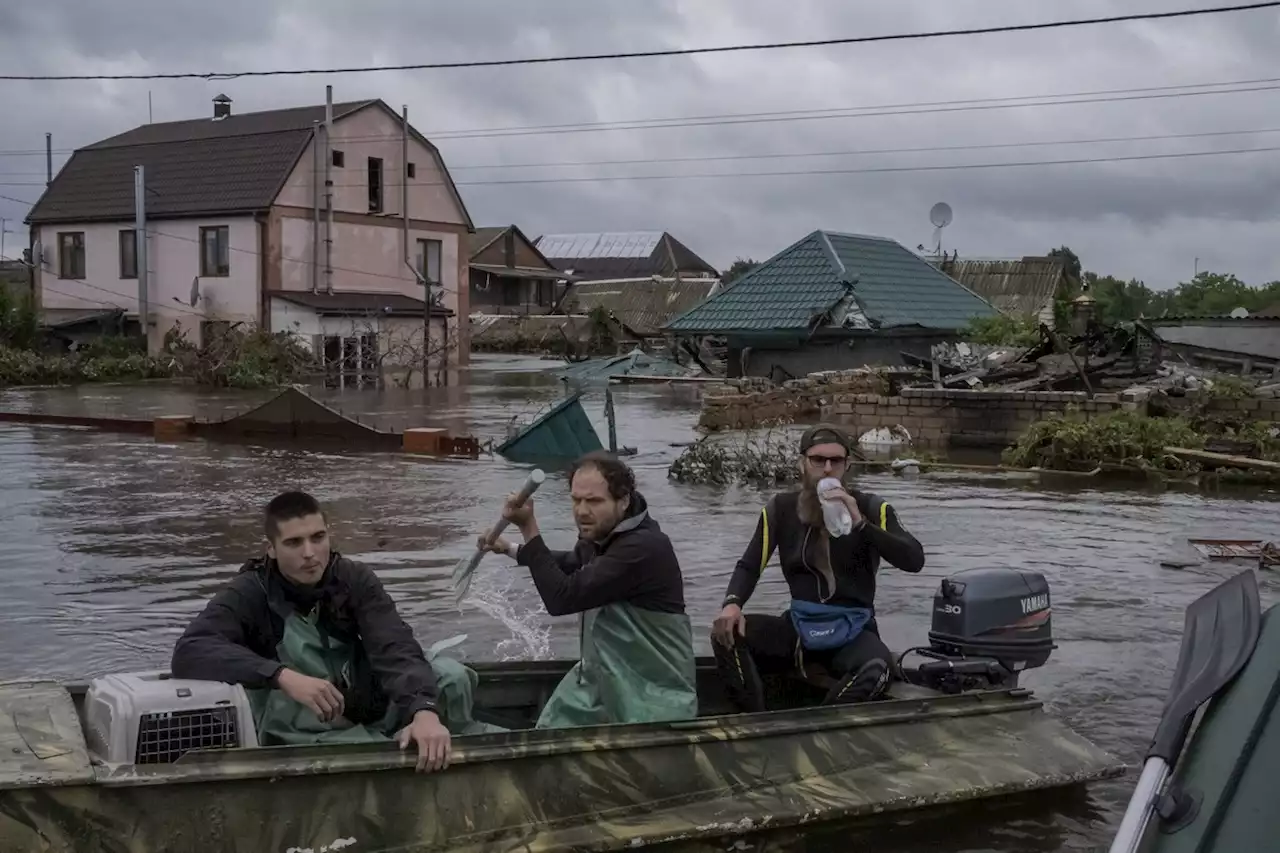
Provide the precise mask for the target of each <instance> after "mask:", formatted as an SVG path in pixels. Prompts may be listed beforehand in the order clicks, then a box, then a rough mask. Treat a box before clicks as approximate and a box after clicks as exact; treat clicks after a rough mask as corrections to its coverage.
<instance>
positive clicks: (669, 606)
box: [481, 452, 698, 728]
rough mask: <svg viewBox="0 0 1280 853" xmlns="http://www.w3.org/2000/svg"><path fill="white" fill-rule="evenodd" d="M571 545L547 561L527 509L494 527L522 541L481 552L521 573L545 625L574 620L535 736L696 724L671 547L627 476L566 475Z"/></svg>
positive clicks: (604, 462)
mask: <svg viewBox="0 0 1280 853" xmlns="http://www.w3.org/2000/svg"><path fill="white" fill-rule="evenodd" d="M569 490H570V496H571V498H572V500H573V519H574V521H575V522H576V524H577V527H578V534H579V539H578V542H577V544H576V545H575V546H574V547H573V549H572V550H569V551H552V550H551V549H550V548H548V547H547V544H546V543H545V542H544V541H543V539H542V533H541V531H540V530H539V528H538V520H537V518H536V517H535V515H534V507H533V501H532V500H529V501H527V502H526V503H525V504H524V505H523V506H521V507H514V506H513V505H512V500H511V499H512V498H514V497H515V495H512V496H511V497H510V498H508V500H507V504H506V506H505V507H504V509H503V513H502V515H503V518H505V519H507V520H508V521H510V522H511V523H512V524H514V525H515V526H516V527H517V528H518V529H519V530H520V535H521V536H522V537H523V539H524V544H523V545H520V546H519V547H516V546H514V545H511V544H508V543H507V542H506V541H505V540H502V539H498V540H497V541H495V542H494V543H493V544H492V545H485V544H484V541H483V540H484V537H481V547H482V548H488V550H491V551H494V552H497V553H505V554H509V555H510V556H511V557H513V558H514V559H515V560H516V562H518V563H519V564H520V565H522V566H525V567H527V568H528V569H529V574H530V575H531V576H532V578H533V583H534V586H536V587H537V590H538V594H539V595H540V596H541V597H542V603H543V605H544V606H545V607H546V608H547V612H548V613H550V614H551V615H552V616H566V615H568V614H571V613H580V614H582V617H581V618H582V628H581V655H582V659H581V660H580V661H579V662H578V663H577V664H576V665H575V666H574V667H573V669H572V670H570V671H569V673H568V674H567V675H566V676H565V677H564V679H563V680H562V681H561V682H560V684H559V686H558V687H557V688H556V691H555V693H553V694H552V696H551V698H550V700H548V702H547V704H546V706H544V708H543V710H542V714H541V715H540V716H539V718H538V722H537V727H538V728H559V727H562V726H587V725H600V724H608V723H645V722H656V721H662V720H682V719H690V718H693V717H696V716H697V715H698V692H697V686H696V682H695V675H694V673H695V665H694V651H693V630H692V626H691V624H690V622H689V617H688V616H687V615H686V614H685V603H684V578H683V575H682V574H681V571H680V562H679V561H678V560H677V559H676V554H675V549H674V548H672V546H671V540H670V539H669V538H668V537H667V535H666V534H665V533H663V532H662V529H661V527H659V526H658V522H657V521H655V520H654V519H653V518H652V517H651V516H650V515H649V510H648V505H647V504H646V502H645V499H644V497H643V496H642V495H641V494H640V492H639V491H637V489H636V482H635V476H634V474H633V473H632V471H631V469H630V468H628V467H627V466H626V465H625V464H624V463H622V462H621V461H619V460H618V459H617V458H615V457H613V456H611V455H610V454H608V453H603V452H599V453H591V454H588V455H587V456H584V457H583V458H581V459H579V460H578V461H577V462H576V463H575V464H574V466H573V469H572V471H571V472H570V474H569Z"/></svg>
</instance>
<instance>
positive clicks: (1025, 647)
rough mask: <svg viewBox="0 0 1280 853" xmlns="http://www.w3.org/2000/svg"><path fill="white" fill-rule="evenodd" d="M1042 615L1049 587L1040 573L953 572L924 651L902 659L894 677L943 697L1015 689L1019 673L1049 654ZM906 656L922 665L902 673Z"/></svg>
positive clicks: (936, 603)
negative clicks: (941, 692)
mask: <svg viewBox="0 0 1280 853" xmlns="http://www.w3.org/2000/svg"><path fill="white" fill-rule="evenodd" d="M1049 614H1050V607H1049V583H1048V581H1046V580H1045V578H1044V575H1042V574H1040V573H1039V572H1029V571H1023V570H1017V569H970V570H969V571H964V572H959V573H957V574H954V575H952V576H951V577H948V578H945V579H944V580H943V581H942V584H941V586H940V587H939V589H938V592H937V594H935V595H934V597H933V625H932V627H931V630H930V631H929V647H928V648H927V649H926V648H918V649H911V650H908V651H907V652H906V653H904V654H903V655H902V657H901V658H900V659H899V673H898V674H899V676H900V677H901V678H902V679H903V680H904V681H908V682H910V683H913V684H919V685H921V686H923V687H929V688H932V689H934V690H940V691H943V692H945V693H958V692H960V691H963V690H981V689H989V688H1006V687H1016V686H1017V685H1018V676H1019V674H1020V673H1021V672H1022V671H1023V670H1025V669H1034V668H1036V667H1038V666H1043V665H1044V664H1045V662H1046V661H1047V660H1048V659H1049V654H1050V652H1052V651H1053V649H1055V648H1056V646H1055V645H1054V642H1053V631H1052V626H1051V624H1050V617H1049ZM913 652H914V653H915V654H918V655H920V656H922V657H924V658H927V659H928V660H925V661H924V662H922V663H920V664H919V665H917V666H914V667H911V668H907V667H906V666H904V665H903V661H904V660H905V659H906V658H907V656H908V655H911V654H912V653H913Z"/></svg>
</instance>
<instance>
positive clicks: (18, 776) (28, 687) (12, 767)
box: [0, 681, 93, 791]
mask: <svg viewBox="0 0 1280 853" xmlns="http://www.w3.org/2000/svg"><path fill="white" fill-rule="evenodd" d="M0 757H2V758H3V760H0V791H2V790H5V789H11V788H26V787H31V786H36V785H66V784H70V783H75V782H87V781H89V780H91V779H92V778H93V767H92V765H91V764H90V762H89V749H88V747H87V746H86V744H85V740H84V730H83V729H81V727H80V717H79V716H78V715H77V714H76V707H75V703H74V702H72V700H71V695H70V694H69V693H67V691H66V689H65V688H64V687H63V686H62V685H60V684H58V683H57V682H53V681H10V682H2V683H0Z"/></svg>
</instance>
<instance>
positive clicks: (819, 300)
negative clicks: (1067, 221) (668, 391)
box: [667, 231, 996, 334]
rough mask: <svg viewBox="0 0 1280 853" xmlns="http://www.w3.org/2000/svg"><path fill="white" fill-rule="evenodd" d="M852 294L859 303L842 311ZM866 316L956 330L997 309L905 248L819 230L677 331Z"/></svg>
mask: <svg viewBox="0 0 1280 853" xmlns="http://www.w3.org/2000/svg"><path fill="white" fill-rule="evenodd" d="M850 291H852V294H853V303H852V304H845V305H842V304H841V303H842V300H845V298H846V296H847V295H848V294H849V293H850ZM837 311H838V312H839V313H840V314H841V315H848V316H850V317H863V318H865V320H866V321H868V322H869V323H870V325H871V326H873V327H880V328H889V327H897V326H920V327H923V328H929V329H958V328H961V327H963V326H964V325H965V324H966V323H968V321H969V320H970V319H971V318H972V317H973V316H975V315H977V316H992V315H994V314H995V313H996V311H995V309H994V308H992V306H991V305H990V304H989V303H988V302H986V301H985V300H984V299H982V298H981V297H979V296H978V295H977V294H975V293H973V292H972V291H970V290H968V289H966V288H965V287H964V286H962V285H961V284H959V283H958V282H956V281H954V280H953V279H951V278H948V277H947V276H945V275H943V274H942V273H941V272H939V271H938V270H937V269H935V268H934V267H932V266H931V265H930V264H929V263H928V262H927V261H925V260H924V259H923V258H921V257H919V256H918V255H916V254H915V253H913V252H911V251H910V250H908V249H907V248H905V247H904V246H902V245H901V244H900V243H897V242H896V241H894V240H889V239H887V238H884V237H874V236H867V235H858V234H841V233H837V232H830V231H815V232H813V233H812V234H809V235H808V236H806V237H804V238H802V239H801V240H800V241H798V242H797V243H794V244H793V245H791V246H789V247H787V248H786V249H783V250H782V251H781V252H779V253H778V254H777V255H774V256H773V257H772V258H770V259H769V260H767V261H765V262H764V263H763V264H761V265H760V266H758V267H756V268H755V269H754V270H752V271H751V272H749V273H747V274H746V275H744V276H743V277H741V278H739V279H738V280H737V281H735V282H734V283H733V284H731V285H730V286H729V287H727V288H725V289H724V290H723V291H721V292H719V293H717V294H716V295H715V296H713V297H711V298H710V299H708V300H707V301H706V302H704V303H702V304H701V305H699V306H697V307H696V308H694V309H692V310H691V311H689V312H687V313H686V314H684V315H683V316H681V317H678V318H677V319H675V320H674V321H672V322H671V323H670V324H668V326H667V329H669V330H670V331H673V332H685V333H704V334H717V333H719V334H725V333H730V332H771V331H801V330H805V329H808V328H810V327H811V326H812V324H813V323H814V322H815V321H818V320H819V319H821V318H823V315H827V314H832V315H834V314H835V313H836V312H837Z"/></svg>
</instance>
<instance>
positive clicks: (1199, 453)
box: [1164, 447, 1280, 473]
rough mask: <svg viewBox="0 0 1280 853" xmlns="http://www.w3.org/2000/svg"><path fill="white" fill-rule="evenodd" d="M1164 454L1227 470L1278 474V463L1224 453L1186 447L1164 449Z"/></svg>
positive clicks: (1279, 468)
mask: <svg viewBox="0 0 1280 853" xmlns="http://www.w3.org/2000/svg"><path fill="white" fill-rule="evenodd" d="M1164 452H1165V453H1171V454H1173V455H1174V456H1178V457H1181V458H1183V459H1192V460H1195V461H1196V462H1213V463H1215V464H1217V465H1220V466H1223V467H1227V468H1255V469H1257V470H1260V471H1275V472H1278V473H1280V462H1270V461H1268V460H1266V459H1255V458H1253V457H1252V456H1230V455H1228V454H1226V453H1211V452H1209V451H1208V450H1192V449H1190V448H1186V447H1166V448H1165V449H1164Z"/></svg>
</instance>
